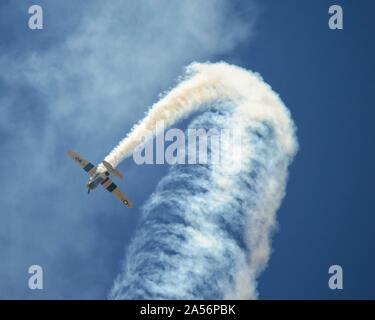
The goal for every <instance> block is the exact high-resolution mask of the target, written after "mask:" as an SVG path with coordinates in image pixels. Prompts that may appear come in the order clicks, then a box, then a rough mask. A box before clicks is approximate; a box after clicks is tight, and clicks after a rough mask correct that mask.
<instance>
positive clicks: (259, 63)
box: [0, 0, 375, 299]
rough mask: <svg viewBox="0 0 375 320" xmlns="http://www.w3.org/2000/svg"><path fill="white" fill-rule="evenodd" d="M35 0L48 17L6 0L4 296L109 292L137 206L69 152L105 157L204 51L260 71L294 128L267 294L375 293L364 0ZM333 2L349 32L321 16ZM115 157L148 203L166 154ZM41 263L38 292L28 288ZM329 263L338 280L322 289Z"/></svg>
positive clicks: (1, 86) (262, 291) (1, 98)
mask: <svg viewBox="0 0 375 320" xmlns="http://www.w3.org/2000/svg"><path fill="white" fill-rule="evenodd" d="M38 2H39V4H41V5H42V6H43V8H44V13H45V19H44V23H45V28H44V30H41V31H31V30H29V29H28V28H27V19H28V14H27V10H28V7H29V6H30V5H31V4H34V2H31V1H22V3H21V2H20V1H18V2H17V1H2V2H1V4H0V21H1V22H0V70H1V75H0V93H1V95H0V110H1V113H2V117H1V119H0V141H1V144H0V152H1V154H2V155H3V157H1V159H0V163H1V167H2V168H3V170H1V172H0V178H1V179H2V181H4V183H3V189H2V190H3V193H2V196H1V197H0V208H1V223H0V298H31V299H35V298H36V299H38V298H68V299H69V298H105V297H106V296H107V293H108V292H109V290H110V288H111V286H112V283H113V280H114V278H115V277H116V275H117V274H118V273H119V271H120V267H121V261H122V260H123V258H124V256H125V251H126V248H127V244H128V243H129V240H130V238H131V237H132V236H133V234H134V232H136V225H137V222H138V216H137V214H138V212H139V209H138V208H135V209H133V210H132V211H128V210H124V208H123V207H122V206H121V204H119V203H117V202H116V201H115V200H113V199H112V198H111V195H109V194H107V193H105V192H104V191H102V190H98V191H96V192H95V193H94V194H92V195H90V197H87V196H86V190H85V188H84V183H85V182H86V176H85V175H84V173H83V172H81V171H80V170H79V169H78V168H76V167H75V166H74V164H72V163H71V162H70V161H69V159H68V158H67V157H66V156H65V151H66V150H67V149H69V148H73V149H75V150H77V151H78V152H79V153H81V154H82V155H84V156H85V157H86V158H88V159H90V160H91V161H93V162H99V161H100V160H101V159H102V158H103V157H104V156H105V155H106V154H107V153H108V152H109V151H110V150H111V148H112V147H113V146H114V145H115V144H116V143H117V142H118V140H120V139H121V138H122V137H123V136H124V135H125V134H126V133H127V132H128V131H129V129H130V128H131V126H132V125H133V124H134V123H135V122H136V121H138V120H139V119H140V118H141V117H142V116H143V113H144V112H145V111H146V110H147V108H148V106H150V105H151V104H152V103H154V102H155V101H156V100H157V99H158V94H159V93H160V92H162V91H164V90H166V89H168V88H170V87H171V86H173V84H174V83H175V81H176V78H177V77H178V76H179V75H180V74H181V73H182V70H183V67H184V66H185V65H186V64H188V63H190V62H192V61H206V60H210V61H217V60H225V61H227V62H229V63H234V64H237V65H240V66H242V67H245V68H248V69H251V70H254V71H257V72H260V73H261V74H262V76H263V77H264V79H265V81H266V82H268V83H269V84H270V85H271V86H272V87H273V88H274V90H275V91H276V92H278V93H279V94H280V96H281V98H282V99H283V101H284V102H285V104H286V105H287V107H288V108H289V109H290V110H291V113H292V116H293V118H294V121H295V123H296V125H297V127H298V139H299V143H300V151H299V153H298V155H297V157H296V158H295V160H294V163H293V164H292V166H291V169H290V179H289V183H288V189H287V195H286V197H285V199H284V201H283V204H282V206H281V208H280V210H279V212H278V221H279V228H278V231H277V232H276V233H275V235H274V237H273V254H272V256H271V259H270V262H269V264H268V267H267V269H266V270H265V271H264V272H263V274H262V275H261V276H260V278H259V286H258V290H259V296H260V298H265V299H275V298H282V299H286V298H296V299H300V298H324V299H326V298H327V299H342V298H375V294H374V292H375V291H374V289H373V284H374V283H375V276H374V275H373V269H374V264H375V263H374V258H373V252H374V249H375V248H374V244H375V242H374V240H375V239H374V236H373V232H372V229H373V227H374V225H375V220H374V218H373V212H374V211H375V210H374V205H373V202H372V201H371V200H372V193H373V189H374V188H373V181H374V178H375V177H374V170H373V168H372V166H371V165H372V164H373V163H374V162H375V161H374V152H373V150H372V138H373V137H374V129H373V127H372V126H371V118H372V116H374V111H373V110H372V108H371V107H372V106H371V98H372V96H371V94H372V92H373V89H374V80H373V78H372V77H370V73H373V71H374V61H373V56H374V53H375V52H374V44H373V41H372V34H373V32H374V22H373V21H371V16H372V13H373V12H374V10H375V5H374V4H373V3H372V2H371V1H364V0H362V1H359V2H356V4H355V3H354V1H337V2H332V1H323V0H322V1H307V0H306V1H297V0H285V1H276V0H275V1H262V2H260V1H259V2H255V1H254V2H250V1H249V2H247V3H246V5H244V4H243V3H241V2H240V1H236V2H232V1H215V2H214V1H208V2H205V3H206V4H205V5H204V6H205V7H204V8H200V7H199V1H190V2H189V1H185V2H180V3H178V4H173V5H172V4H170V2H169V1H155V2H152V4H150V3H148V2H146V1H137V2H134V1H111V5H110V6H105V5H103V3H101V1H90V2H85V4H79V5H78V4H77V3H76V2H74V1H64V3H61V4H56V3H55V2H53V3H52V2H51V1H46V0H40V1H38ZM331 4H340V5H342V7H343V9H344V30H342V31H332V30H330V29H329V28H328V24H327V22H328V17H329V16H328V7H329V6H330V5H331ZM119 169H120V170H121V171H123V172H124V174H125V182H123V183H121V186H122V188H123V190H124V191H125V192H126V193H127V194H128V195H129V197H131V198H132V199H133V201H134V203H135V205H136V206H137V205H138V206H139V205H141V204H142V203H143V202H144V201H145V200H146V199H147V198H148V197H149V196H150V194H151V193H152V192H153V190H154V189H155V186H156V184H157V182H158V181H159V180H160V179H161V177H162V176H164V175H165V174H166V172H167V169H168V168H167V167H166V166H160V165H159V166H142V167H139V166H137V165H135V164H134V163H133V162H132V160H131V159H128V160H126V161H124V162H123V163H122V164H121V165H120V167H119ZM32 264H40V265H41V266H42V267H43V269H44V273H45V274H44V277H45V279H44V286H45V289H44V290H42V291H31V290H29V289H28V287H27V280H28V276H29V275H28V274H27V269H28V267H29V266H30V265H32ZM332 264H340V265H341V266H342V267H343V269H344V290H341V291H337V290H336V291H332V290H330V289H329V288H328V285H327V282H328V268H329V266H330V265H332Z"/></svg>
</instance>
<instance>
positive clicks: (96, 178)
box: [86, 171, 109, 193]
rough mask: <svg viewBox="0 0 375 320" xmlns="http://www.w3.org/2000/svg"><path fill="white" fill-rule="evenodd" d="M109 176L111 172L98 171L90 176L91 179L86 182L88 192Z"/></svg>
mask: <svg viewBox="0 0 375 320" xmlns="http://www.w3.org/2000/svg"><path fill="white" fill-rule="evenodd" d="M108 176H109V172H108V171H106V172H97V173H95V174H94V175H93V176H92V177H90V179H89V181H88V182H87V184H86V187H87V189H88V192H89V193H90V191H91V190H94V189H95V188H96V187H97V186H98V185H99V184H101V183H102V182H103V181H104V180H105V179H106V178H107V177H108Z"/></svg>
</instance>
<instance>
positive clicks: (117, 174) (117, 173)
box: [103, 160, 124, 179]
mask: <svg viewBox="0 0 375 320" xmlns="http://www.w3.org/2000/svg"><path fill="white" fill-rule="evenodd" d="M103 166H104V167H105V168H106V169H107V170H108V172H109V173H110V174H111V175H113V176H115V177H118V178H120V179H124V176H123V174H122V173H121V172H120V171H118V170H116V169H115V168H113V167H112V165H111V164H110V163H109V162H107V161H104V160H103Z"/></svg>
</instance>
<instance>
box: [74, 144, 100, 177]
mask: <svg viewBox="0 0 375 320" xmlns="http://www.w3.org/2000/svg"><path fill="white" fill-rule="evenodd" d="M67 154H68V156H69V157H71V158H72V159H73V160H74V161H75V162H77V163H78V165H79V166H80V167H81V168H82V169H83V170H85V171H86V172H87V173H88V174H89V175H90V176H91V175H93V174H94V173H95V171H96V167H95V166H94V165H93V164H92V163H91V162H89V161H87V160H86V159H84V158H82V157H81V156H80V155H79V154H77V153H76V152H74V151H73V150H69V151H68V152H67Z"/></svg>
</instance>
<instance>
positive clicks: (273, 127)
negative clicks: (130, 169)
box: [105, 63, 297, 299]
mask: <svg viewBox="0 0 375 320" xmlns="http://www.w3.org/2000/svg"><path fill="white" fill-rule="evenodd" d="M195 111H202V113H201V114H200V115H199V116H197V117H196V118H195V120H194V121H193V122H192V123H191V124H190V126H189V127H191V128H206V129H210V128H217V129H229V130H233V129H235V130H236V131H237V132H238V131H240V132H241V135H242V141H241V142H240V143H238V144H237V145H236V144H233V140H232V139H230V138H228V137H226V138H225V137H224V139H223V137H222V139H221V141H220V143H221V145H222V148H221V150H231V152H227V153H225V152H222V153H221V157H223V158H226V161H222V162H220V163H218V164H204V165H203V164H201V165H176V166H172V167H171V169H170V171H169V173H168V175H167V176H166V177H164V178H163V179H162V180H161V181H160V182H159V184H158V186H157V189H156V190H155V192H154V193H153V194H152V196H151V197H150V198H149V199H148V201H147V202H146V203H145V205H144V206H143V207H142V217H141V223H140V226H139V228H138V230H137V232H136V235H135V237H134V239H133V240H132V242H131V244H130V246H129V248H128V252H127V256H126V259H125V262H124V266H123V270H122V273H121V274H120V275H119V276H118V278H117V279H116V280H115V283H114V286H113V288H112V290H111V293H110V298H115V299H123V298H125V299H132V298H138V299H144V298H146V299H148V298H150V299H158V298H161V299H167V298H169V299H223V298H242V299H247V298H256V295H257V293H256V278H257V276H258V275H259V273H260V272H261V271H262V270H263V269H264V267H265V265H266V263H267V261H268V258H269V255H270V234H271V231H272V230H273V228H274V226H275V213H276V211H277V209H278V207H279V206H280V203H281V200H282V198H283V196H284V193H285V185H286V180H287V175H288V166H289V164H290V162H291V160H292V159H293V157H294V155H295V153H296V151H297V141H296V137H295V127H294V124H293V122H292V120H291V118H290V114H289V111H288V110H287V109H286V107H285V106H284V104H283V103H282V101H281V100H280V99H279V97H278V96H277V94H275V93H274V92H273V91H272V89H271V88H270V86H269V85H267V84H266V83H265V82H264V81H263V80H262V79H261V77H260V76H259V75H257V74H254V73H252V72H250V71H247V70H244V69H242V68H239V67H236V66H232V65H228V64H226V63H215V64H198V63H194V64H192V65H190V66H189V67H188V68H187V73H186V77H185V78H184V79H183V80H182V81H181V82H180V83H179V84H178V85H177V87H176V88H174V89H173V90H172V91H170V92H169V93H168V94H166V95H165V96H164V97H163V98H162V99H161V100H160V101H159V102H157V103H156V104H155V105H154V106H153V107H152V108H151V109H150V111H149V113H148V114H147V115H146V117H145V118H144V119H143V120H142V121H141V122H140V123H139V124H138V125H136V126H135V127H134V128H133V130H132V131H131V133H130V134H129V135H128V136H127V137H126V138H125V139H124V140H122V141H121V142H120V144H119V145H118V146H117V147H116V148H115V149H114V150H113V151H112V152H111V153H110V154H109V155H108V156H107V157H106V158H105V160H106V161H108V162H110V163H112V165H114V166H116V165H117V164H118V163H119V162H120V161H121V160H122V159H124V158H125V157H127V156H129V155H130V154H131V152H132V151H133V150H134V148H136V147H137V146H138V145H139V144H140V143H142V139H143V137H145V136H147V134H146V131H147V132H150V131H151V132H154V134H157V133H158V132H157V123H158V122H159V121H164V123H165V125H166V126H171V125H173V124H174V123H176V122H177V121H179V120H180V119H182V118H184V117H187V116H188V115H190V114H191V113H193V112H195ZM236 148H240V149H241V152H236V151H235V150H236Z"/></svg>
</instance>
